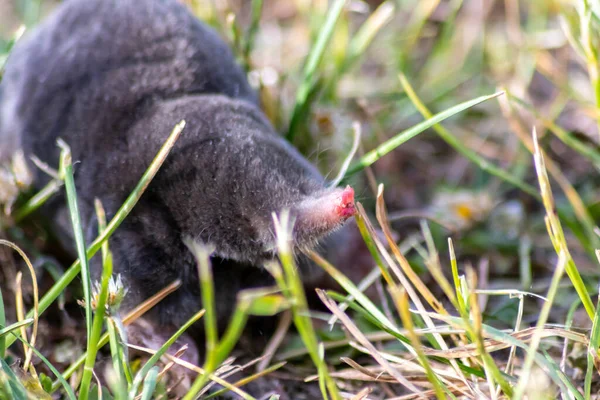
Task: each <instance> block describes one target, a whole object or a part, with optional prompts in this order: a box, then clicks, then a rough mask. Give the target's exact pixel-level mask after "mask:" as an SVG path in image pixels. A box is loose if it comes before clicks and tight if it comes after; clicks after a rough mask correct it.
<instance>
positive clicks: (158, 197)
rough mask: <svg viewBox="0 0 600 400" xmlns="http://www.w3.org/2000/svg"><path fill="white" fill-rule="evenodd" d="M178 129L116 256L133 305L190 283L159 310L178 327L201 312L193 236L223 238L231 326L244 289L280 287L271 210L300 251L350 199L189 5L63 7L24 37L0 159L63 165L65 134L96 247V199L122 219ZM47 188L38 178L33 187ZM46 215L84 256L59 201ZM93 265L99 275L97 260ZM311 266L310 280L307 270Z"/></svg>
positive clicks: (0, 100)
mask: <svg viewBox="0 0 600 400" xmlns="http://www.w3.org/2000/svg"><path fill="white" fill-rule="evenodd" d="M181 120H185V121H186V126H185V128H184V131H183V133H182V135H181V136H180V138H179V140H178V141H177V142H176V144H175V146H174V148H173V149H172V151H171V153H170V154H169V155H168V157H167V158H166V161H165V162H164V164H163V166H162V167H161V169H160V170H159V172H158V173H157V175H156V177H155V178H154V180H153V181H152V182H151V184H150V185H149V187H148V188H147V190H146V191H145V193H144V194H143V195H142V197H141V199H140V201H139V202H138V204H137V205H136V206H135V207H134V209H133V210H132V212H131V214H130V215H129V216H128V217H127V218H126V219H125V221H124V222H123V223H122V225H121V226H120V227H119V228H118V229H117V230H116V231H115V233H114V234H113V236H112V237H111V238H110V241H109V242H110V249H111V251H112V252H113V257H114V268H115V271H116V272H118V273H120V274H121V275H122V277H123V280H124V283H125V286H127V287H128V288H129V292H128V294H127V296H126V299H128V300H127V301H128V302H129V304H131V305H135V304H137V303H139V302H141V301H143V300H145V299H147V298H149V297H150V296H152V295H153V294H155V293H156V292H158V291H159V290H160V289H162V288H164V287H165V286H167V285H168V284H169V283H171V282H173V281H175V280H176V279H180V280H181V282H182V285H181V287H180V288H179V289H178V290H177V291H175V292H174V293H173V294H171V295H169V296H167V297H166V298H165V299H164V300H163V301H162V302H160V303H159V304H158V305H157V306H156V307H154V308H153V309H152V310H151V311H150V314H149V318H150V319H151V321H153V323H154V324H156V325H157V326H160V327H161V329H162V327H165V329H168V328H166V327H172V328H177V327H179V326H181V325H182V324H183V323H184V322H185V321H186V320H187V319H188V318H190V317H191V315H193V314H194V313H195V312H197V311H198V310H199V309H201V307H202V305H201V300H200V285H199V281H198V276H197V266H196V262H195V260H194V257H193V255H192V254H191V252H190V251H189V249H188V248H187V247H186V246H185V244H184V238H186V237H190V238H192V239H193V240H195V241H198V242H202V243H207V244H211V245H213V246H214V248H215V251H214V253H213V255H212V258H211V260H212V266H213V274H214V283H215V287H216V288H217V289H216V304H217V314H218V324H219V327H220V329H224V327H225V326H226V324H227V322H228V320H229V317H230V314H231V312H232V310H233V308H234V306H235V302H236V295H235V294H236V292H238V291H239V290H241V289H244V288H249V287H259V286H265V285H266V284H272V282H273V281H272V279H271V277H270V275H269V273H268V272H267V271H266V270H265V269H264V268H263V264H264V262H265V261H267V260H271V259H274V258H275V257H276V256H277V252H276V245H275V244H276V241H275V239H276V238H275V235H274V226H273V218H272V214H273V213H280V212H281V211H282V210H285V209H287V210H290V213H291V214H292V216H293V217H294V219H295V224H294V228H293V242H294V248H295V249H303V248H310V247H312V246H315V245H316V244H317V243H318V242H319V240H321V239H323V238H325V237H326V236H327V235H329V234H330V233H331V232H333V231H336V230H337V229H340V228H341V227H342V225H344V222H345V221H347V220H348V219H349V218H351V217H352V216H353V214H354V212H355V208H354V191H353V189H352V188H351V187H346V188H331V187H329V185H328V183H327V182H326V180H325V179H324V178H323V176H322V175H321V174H320V173H319V172H318V170H317V169H316V168H315V167H314V166H313V165H311V164H310V163H309V162H308V161H307V160H306V159H305V158H304V157H303V156H302V155H301V154H300V153H299V152H298V151H297V150H296V149H295V148H294V147H293V146H292V145H290V144H289V143H288V142H287V141H286V140H284V139H283V138H282V137H281V136H279V135H278V134H277V133H276V132H275V130H274V128H273V127H272V126H271V124H270V123H269V121H268V120H267V118H266V117H265V115H264V114H263V112H262V111H261V108H260V104H259V100H258V97H257V94H256V93H255V92H254V91H253V89H252V88H251V87H250V85H249V83H248V81H247V78H246V75H245V73H244V72H243V71H242V69H241V68H240V67H239V66H238V65H237V64H236V62H235V60H234V56H233V54H232V52H231V50H230V49H229V47H228V46H227V44H226V43H225V42H224V41H223V40H222V39H221V38H220V37H219V36H218V35H217V34H216V33H215V32H214V31H213V30H212V29H211V28H209V27H208V26H207V25H205V24H204V23H202V22H201V21H199V20H198V19H197V18H195V17H194V16H193V15H192V14H191V13H190V12H189V11H188V10H187V9H186V8H185V6H184V5H182V4H180V3H178V2H177V1H176V0H66V1H64V2H62V4H61V5H60V6H58V7H57V9H56V10H55V11H54V12H53V13H52V14H51V15H50V16H48V17H47V18H46V19H45V20H44V21H43V22H42V23H41V24H40V25H39V26H37V27H36V28H35V29H33V30H31V31H30V32H28V33H27V34H26V35H25V36H24V38H23V39H21V40H19V41H18V43H17V44H16V46H15V48H14V49H13V51H12V53H11V54H10V57H9V59H8V61H7V64H6V70H5V74H4V77H3V79H2V82H1V84H0V143H2V145H1V146H0V159H2V158H6V157H7V156H8V155H10V154H11V153H12V152H14V151H15V149H17V148H20V149H22V150H23V152H24V153H25V155H26V156H27V157H30V156H34V155H35V156H36V157H38V158H39V159H40V160H41V161H43V162H45V163H47V164H48V165H51V166H55V165H58V160H59V148H58V147H57V145H56V142H57V139H59V138H61V139H63V140H64V141H65V142H66V143H67V144H68V145H69V146H70V148H71V151H72V157H73V161H74V163H75V164H74V165H75V167H74V170H75V183H76V187H77V190H78V201H79V208H80V213H81V219H82V222H83V227H84V233H85V236H86V240H87V241H88V243H90V242H91V241H92V240H93V239H94V238H95V237H96V236H97V232H98V225H97V221H96V215H95V212H94V199H96V198H98V199H100V200H101V202H102V204H103V206H104V208H105V210H106V213H107V217H109V218H110V217H112V216H113V215H114V214H115V212H116V211H117V210H118V209H119V207H120V206H121V205H122V203H123V202H124V201H125V199H126V198H127V196H128V195H129V194H130V192H131V191H132V190H133V188H134V187H135V185H136V184H137V182H138V181H139V179H140V177H141V176H142V174H143V173H144V171H145V170H146V168H147V167H148V166H149V164H150V163H151V161H152V159H153V158H154V156H155V155H156V153H157V152H158V150H159V149H160V147H161V145H162V144H163V143H164V141H165V140H166V138H167V137H168V135H169V133H170V132H171V131H172V129H173V127H174V126H175V125H176V124H177V123H178V122H180V121H181ZM49 179H50V178H49V177H48V176H47V175H46V174H45V173H44V172H42V171H40V170H39V169H36V172H35V179H34V181H35V183H34V186H35V187H36V188H38V189H39V188H41V187H43V186H44V185H45V184H46V183H47V182H48V181H49ZM41 212H42V214H43V215H44V216H45V217H46V218H48V220H49V221H51V226H52V229H53V230H54V231H55V232H56V235H57V237H58V238H59V239H61V241H63V242H64V243H63V244H64V245H65V246H66V247H70V248H74V243H75V241H74V240H73V234H72V228H71V223H70V219H69V214H68V209H67V207H66V201H65V197H64V195H58V196H54V197H53V198H51V199H50V201H49V202H48V203H47V204H46V205H45V206H44V207H43V209H42V211H41ZM340 232H342V233H343V230H342V231H340ZM327 240H329V239H327ZM327 240H326V242H325V243H327ZM325 247H327V245H325ZM91 268H92V270H93V272H94V274H95V276H98V272H99V270H100V268H101V266H100V263H99V260H98V257H95V258H94V259H93V260H92V264H91ZM313 269H314V268H313ZM305 272H308V275H310V268H307V270H306V271H305ZM305 279H307V280H310V279H311V277H310V276H305ZM197 325H198V326H197V327H196V328H195V329H199V330H201V329H202V327H201V326H200V324H197ZM200 334H201V332H200Z"/></svg>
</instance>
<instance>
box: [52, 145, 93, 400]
mask: <svg viewBox="0 0 600 400" xmlns="http://www.w3.org/2000/svg"><path fill="white" fill-rule="evenodd" d="M57 143H58V147H60V149H61V152H60V168H59V171H60V176H62V177H63V179H64V181H65V189H66V192H67V205H68V207H69V215H70V217H71V225H72V227H73V236H74V237H75V244H76V246H77V256H78V257H79V264H80V265H81V268H80V269H81V283H82V286H83V299H84V302H85V326H86V329H87V340H88V347H89V344H90V343H89V340H90V335H91V334H92V288H91V286H92V279H91V277H90V267H89V263H88V258H87V256H86V250H85V239H84V238H83V228H82V226H81V218H80V215H79V206H78V205H77V191H76V189H75V180H74V178H73V162H72V159H71V149H70V148H69V146H68V145H67V144H66V143H65V142H64V141H62V140H61V139H59V140H58V142H57ZM84 396H85V394H84ZM84 400H85V399H84Z"/></svg>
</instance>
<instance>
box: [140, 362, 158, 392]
mask: <svg viewBox="0 0 600 400" xmlns="http://www.w3.org/2000/svg"><path fill="white" fill-rule="evenodd" d="M157 378H158V367H152V368H151V369H150V371H149V372H148V375H146V379H144V388H143V389H142V397H141V400H151V399H152V395H153V394H154V388H155V387H156V379H157Z"/></svg>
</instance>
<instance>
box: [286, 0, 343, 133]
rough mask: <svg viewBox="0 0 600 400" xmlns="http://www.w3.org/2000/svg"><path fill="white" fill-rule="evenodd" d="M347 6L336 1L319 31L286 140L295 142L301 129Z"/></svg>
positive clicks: (307, 64)
mask: <svg viewBox="0 0 600 400" xmlns="http://www.w3.org/2000/svg"><path fill="white" fill-rule="evenodd" d="M345 4H346V0H335V1H334V3H333V5H332V6H331V8H330V9H329V12H328V13H327V16H326V18H325V22H324V23H323V26H322V28H321V30H320V31H319V35H318V36H317V40H316V42H315V44H314V46H313V47H312V49H311V51H310V54H309V55H308V59H307V61H306V65H305V67H304V73H303V77H302V81H301V83H300V87H299V88H298V92H297V93H296V102H295V105H294V110H293V111H292V117H291V120H290V125H289V128H288V133H287V136H286V139H287V140H288V141H290V142H293V140H294V137H295V136H296V134H297V133H298V130H299V128H300V123H301V121H303V120H304V118H305V116H306V114H307V112H308V110H309V108H310V102H309V101H308V100H309V94H310V93H311V91H312V89H313V87H314V84H315V81H316V77H315V75H316V73H317V69H318V67H319V64H320V63H321V59H322V58H323V54H324V53H325V49H326V48H327V44H328V43H329V41H330V39H331V36H332V34H333V30H334V28H335V25H336V23H337V21H338V19H339V17H340V15H341V13H342V10H343V9H344V5H345Z"/></svg>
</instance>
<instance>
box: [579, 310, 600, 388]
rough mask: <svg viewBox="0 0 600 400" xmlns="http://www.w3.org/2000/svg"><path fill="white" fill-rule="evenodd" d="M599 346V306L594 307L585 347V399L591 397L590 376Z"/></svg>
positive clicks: (595, 362) (591, 375)
mask: <svg viewBox="0 0 600 400" xmlns="http://www.w3.org/2000/svg"><path fill="white" fill-rule="evenodd" d="M599 347H600V307H597V308H596V314H595V315H594V321H593V323H592V334H591V336H590V343H589V345H588V349H587V369H586V372H585V380H584V384H583V388H584V389H583V393H584V396H585V398H586V399H590V398H591V393H592V378H593V376H594V368H598V359H599V357H598V348H599Z"/></svg>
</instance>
